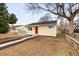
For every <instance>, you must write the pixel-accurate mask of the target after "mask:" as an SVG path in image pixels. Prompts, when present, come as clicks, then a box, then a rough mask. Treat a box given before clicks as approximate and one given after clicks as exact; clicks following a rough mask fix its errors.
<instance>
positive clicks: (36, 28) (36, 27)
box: [35, 26, 38, 34]
mask: <svg viewBox="0 0 79 59" xmlns="http://www.w3.org/2000/svg"><path fill="white" fill-rule="evenodd" d="M35 34H38V26H35Z"/></svg>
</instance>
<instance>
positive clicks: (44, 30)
mask: <svg viewBox="0 0 79 59" xmlns="http://www.w3.org/2000/svg"><path fill="white" fill-rule="evenodd" d="M26 32H27V34H31V35H34V34H35V27H32V31H28V28H26ZM56 34H57V27H56V26H54V27H53V28H49V26H38V35H44V36H54V37H56Z"/></svg>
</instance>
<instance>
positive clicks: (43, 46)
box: [0, 36, 78, 56]
mask: <svg viewBox="0 0 79 59" xmlns="http://www.w3.org/2000/svg"><path fill="white" fill-rule="evenodd" d="M77 54H78V53H77V51H76V50H75V49H74V47H73V46H72V45H71V44H70V43H68V42H67V41H66V39H64V37H63V36H59V37H58V38H54V37H44V36H38V37H36V38H33V39H29V40H28V41H25V42H22V43H20V44H17V45H14V46H11V47H9V48H6V49H3V50H0V55H3V56H4V55H7V56H9V55H10V56H29V55H31V56H49V55H50V56H54V55H56V56H58V55H59V56H60V55H77Z"/></svg>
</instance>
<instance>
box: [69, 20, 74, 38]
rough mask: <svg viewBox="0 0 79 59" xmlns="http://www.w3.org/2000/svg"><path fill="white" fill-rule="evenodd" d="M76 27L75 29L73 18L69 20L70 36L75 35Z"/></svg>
mask: <svg viewBox="0 0 79 59" xmlns="http://www.w3.org/2000/svg"><path fill="white" fill-rule="evenodd" d="M74 29H75V26H74V23H73V20H71V21H69V26H68V30H69V31H68V34H70V36H73V37H74V36H75V35H74Z"/></svg>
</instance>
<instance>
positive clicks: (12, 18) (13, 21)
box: [9, 13, 17, 25]
mask: <svg viewBox="0 0 79 59" xmlns="http://www.w3.org/2000/svg"><path fill="white" fill-rule="evenodd" d="M16 21H17V18H16V16H15V14H13V13H12V14H11V15H10V18H9V24H12V25H13V24H15V23H16Z"/></svg>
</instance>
